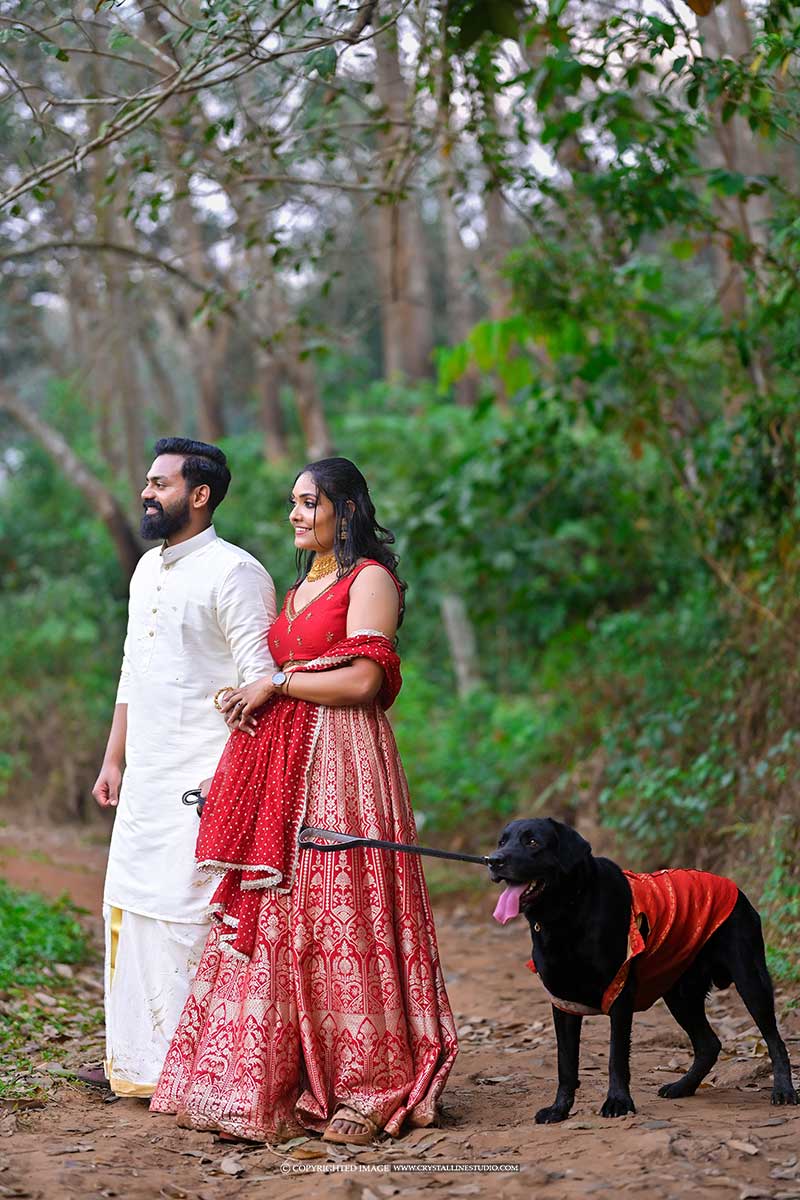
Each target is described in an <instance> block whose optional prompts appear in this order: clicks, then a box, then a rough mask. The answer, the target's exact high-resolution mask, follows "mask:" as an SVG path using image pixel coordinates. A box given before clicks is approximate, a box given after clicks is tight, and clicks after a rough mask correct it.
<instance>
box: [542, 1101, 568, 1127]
mask: <svg viewBox="0 0 800 1200" xmlns="http://www.w3.org/2000/svg"><path fill="white" fill-rule="evenodd" d="M568 1116H569V1109H568V1108H563V1107H562V1106H561V1105H560V1104H551V1105H550V1107H549V1108H540V1109H539V1111H538V1112H537V1114H536V1117H535V1118H534V1119H535V1121H536V1124H537V1125H555V1124H557V1123H558V1122H559V1121H566V1119H567V1117H568Z"/></svg>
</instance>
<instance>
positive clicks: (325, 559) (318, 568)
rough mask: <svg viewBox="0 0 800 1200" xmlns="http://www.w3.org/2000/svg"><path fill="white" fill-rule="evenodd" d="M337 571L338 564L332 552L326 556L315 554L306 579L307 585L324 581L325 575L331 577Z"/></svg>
mask: <svg viewBox="0 0 800 1200" xmlns="http://www.w3.org/2000/svg"><path fill="white" fill-rule="evenodd" d="M338 569H339V564H338V563H337V561H336V555H335V554H334V553H333V551H332V550H330V551H329V552H328V553H327V554H315V555H314V561H313V563H312V564H311V567H310V568H309V572H308V574H307V575H306V579H307V580H308V582H309V583H316V582H317V580H318V579H324V578H325V576H326V575H332V574H333V572H334V571H338Z"/></svg>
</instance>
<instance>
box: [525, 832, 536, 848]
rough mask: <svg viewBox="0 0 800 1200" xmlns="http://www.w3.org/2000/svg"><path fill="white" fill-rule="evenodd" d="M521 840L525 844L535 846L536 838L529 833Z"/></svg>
mask: <svg viewBox="0 0 800 1200" xmlns="http://www.w3.org/2000/svg"><path fill="white" fill-rule="evenodd" d="M522 840H523V842H524V843H525V845H526V846H535V845H536V838H535V837H532V836H531V835H530V834H529V833H526V834H525V835H524V837H523V839H522Z"/></svg>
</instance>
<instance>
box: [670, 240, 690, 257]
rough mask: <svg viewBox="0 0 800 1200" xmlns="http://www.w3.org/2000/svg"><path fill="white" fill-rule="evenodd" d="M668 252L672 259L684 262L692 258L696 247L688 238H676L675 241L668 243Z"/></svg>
mask: <svg viewBox="0 0 800 1200" xmlns="http://www.w3.org/2000/svg"><path fill="white" fill-rule="evenodd" d="M669 251H670V254H671V255H672V257H673V258H677V259H679V260H681V261H684V260H686V259H688V258H694V256H695V251H696V247H695V244H694V242H692V241H689V239H688V238H678V239H677V241H674V242H670V246H669Z"/></svg>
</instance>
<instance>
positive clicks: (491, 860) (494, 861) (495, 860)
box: [486, 850, 506, 869]
mask: <svg viewBox="0 0 800 1200" xmlns="http://www.w3.org/2000/svg"><path fill="white" fill-rule="evenodd" d="M486 861H487V863H488V864H489V866H490V867H494V868H495V869H497V868H498V867H502V866H505V861H506V856H505V854H501V853H500V851H499V850H495V852H494V854H490V855H489V857H488V858H487V860H486Z"/></svg>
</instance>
